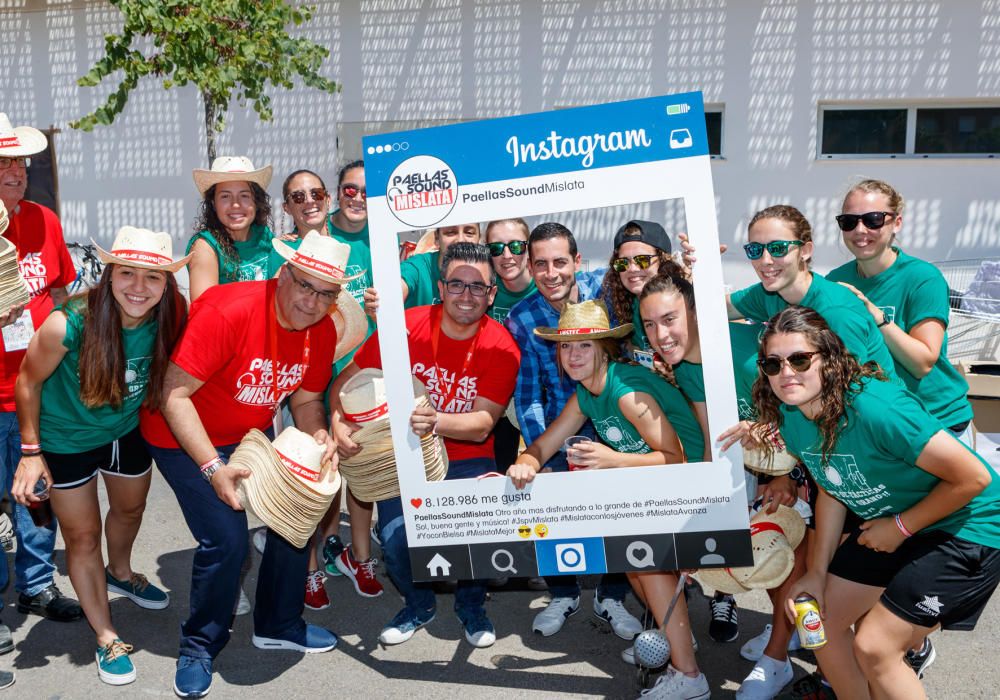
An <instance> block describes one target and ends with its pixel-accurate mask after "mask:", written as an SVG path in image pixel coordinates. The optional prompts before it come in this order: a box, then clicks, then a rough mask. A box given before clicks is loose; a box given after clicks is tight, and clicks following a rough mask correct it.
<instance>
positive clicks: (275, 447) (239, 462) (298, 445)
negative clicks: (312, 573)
mask: <svg viewBox="0 0 1000 700" xmlns="http://www.w3.org/2000/svg"><path fill="white" fill-rule="evenodd" d="M324 450H325V448H324V446H323V445H319V444H317V443H316V441H315V440H314V439H313V438H312V437H311V436H310V435H307V434H306V433H303V432H302V431H301V430H298V429H296V428H285V430H284V431H282V433H281V435H279V436H278V437H277V439H275V441H274V443H273V444H272V443H271V442H270V441H269V440H268V439H267V437H266V436H265V435H264V433H262V432H260V431H259V430H251V431H250V432H249V433H247V434H246V435H245V436H244V437H243V440H242V441H241V442H240V444H239V447H237V448H236V450H235V451H234V452H233V456H232V458H230V460H229V464H230V465H232V466H234V467H245V468H246V469H249V470H250V472H251V476H250V477H249V478H247V479H243V480H242V481H240V485H239V496H240V500H241V501H242V502H243V504H244V505H245V506H249V507H250V510H252V511H253V513H254V514H255V515H256V516H257V517H258V518H260V519H261V520H262V521H264V524H266V525H267V526H268V527H269V528H271V529H272V530H274V532H276V533H277V534H279V535H281V537H283V538H284V539H285V540H287V541H288V542H289V543H291V544H292V545H294V546H296V547H304V546H305V545H306V543H307V542H308V541H309V538H310V537H311V536H312V533H313V531H314V530H315V529H316V525H317V524H318V523H319V521H320V519H322V517H323V516H324V515H325V514H326V511H327V509H328V508H329V507H330V503H331V502H332V501H333V497H334V495H335V494H336V493H337V490H338V489H339V488H340V474H338V473H337V472H336V471H331V469H330V463H329V462H327V463H326V464H323V463H322V459H323V452H324Z"/></svg>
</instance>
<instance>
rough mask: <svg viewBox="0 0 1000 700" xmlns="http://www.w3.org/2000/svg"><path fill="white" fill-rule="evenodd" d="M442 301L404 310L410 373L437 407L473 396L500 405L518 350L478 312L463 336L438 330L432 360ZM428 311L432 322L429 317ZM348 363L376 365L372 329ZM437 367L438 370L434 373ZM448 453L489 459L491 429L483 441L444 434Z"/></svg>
mask: <svg viewBox="0 0 1000 700" xmlns="http://www.w3.org/2000/svg"><path fill="white" fill-rule="evenodd" d="M442 311H443V307H442V306H441V305H440V304H437V305H434V306H417V307H414V308H412V309H407V310H406V328H407V330H408V331H409V332H410V334H409V336H408V337H407V344H408V345H409V347H410V365H411V368H412V370H413V376H415V377H416V378H417V379H419V380H420V381H422V382H423V383H424V385H425V386H426V387H427V394H428V396H429V398H430V400H431V403H432V404H433V405H434V408H436V409H437V410H438V411H440V412H441V413H469V412H470V411H471V410H472V404H473V402H474V401H475V400H476V398H477V397H479V396H482V397H483V398H484V399H487V400H489V401H492V402H493V403H497V404H500V405H501V406H506V405H507V403H508V402H509V401H510V397H511V394H513V393H514V384H515V383H516V382H517V368H518V365H519V364H520V363H521V351H520V350H519V349H518V347H517V343H515V342H514V339H513V338H512V337H511V335H510V333H508V332H507V329H506V328H504V327H503V326H502V325H500V324H499V323H497V322H496V321H494V320H493V319H492V318H489V317H484V323H483V326H482V329H481V330H480V331H479V334H478V335H477V336H475V337H474V338H469V339H468V340H452V339H451V338H449V337H448V336H446V335H445V334H444V333H440V339H439V343H440V345H439V346H438V357H437V361H436V362H435V357H434V350H433V347H434V346H433V342H434V341H433V338H434V335H435V333H434V332H435V330H436V329H437V328H439V327H440V318H441V313H442ZM432 316H433V319H434V321H435V323H432ZM473 343H475V349H474V350H473V354H472V359H471V360H470V361H469V362H468V368H467V370H466V372H465V374H464V375H462V376H461V377H458V378H457V384H456V375H458V374H459V373H460V372H461V371H462V367H463V365H465V364H466V362H465V360H466V357H467V356H468V353H469V348H470V347H471V346H472V344H473ZM354 363H355V364H356V365H357V366H358V367H361V368H362V369H364V368H367V367H377V368H381V367H382V355H381V353H380V352H379V346H378V331H376V332H375V333H374V334H373V335H372V336H371V337H370V338H369V339H368V340H367V341H365V344H364V345H362V346H361V348H360V349H359V350H358V351H357V353H355V355H354ZM439 373H440V374H439ZM444 446H445V449H446V450H447V451H448V459H449V460H452V461H458V460H462V459H474V458H477V457H488V458H490V459H493V435H492V434H491V435H490V436H489V437H488V438H487V439H486V440H485V441H484V442H469V441H467V440H452V439H451V438H445V439H444Z"/></svg>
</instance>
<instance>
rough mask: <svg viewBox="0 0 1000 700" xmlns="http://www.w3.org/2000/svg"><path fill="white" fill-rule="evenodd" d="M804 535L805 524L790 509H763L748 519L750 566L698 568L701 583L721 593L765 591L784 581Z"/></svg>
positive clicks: (796, 513) (782, 507) (783, 507)
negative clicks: (751, 562) (769, 511)
mask: <svg viewBox="0 0 1000 700" xmlns="http://www.w3.org/2000/svg"><path fill="white" fill-rule="evenodd" d="M805 534H806V524H805V521H804V520H803V519H802V516H801V515H799V514H798V512H797V511H796V510H795V509H794V508H788V507H787V506H778V510H777V511H775V512H774V513H767V512H766V511H764V510H763V509H762V510H761V511H760V512H759V513H757V514H756V515H755V516H754V517H753V518H751V519H750V543H751V545H752V546H753V566H744V567H739V568H735V569H727V568H722V569H700V570H699V571H698V578H699V579H700V580H701V583H702V584H703V585H705V586H708V587H710V588H714V589H715V590H716V591H721V592H723V593H744V592H746V591H752V590H768V589H771V588H776V587H778V586H780V585H781V584H782V583H784V581H785V579H786V578H788V575H789V574H790V573H792V568H793V567H794V566H795V548H796V547H798V546H799V544H800V543H801V542H802V538H803V537H805Z"/></svg>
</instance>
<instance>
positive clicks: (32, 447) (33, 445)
mask: <svg viewBox="0 0 1000 700" xmlns="http://www.w3.org/2000/svg"><path fill="white" fill-rule="evenodd" d="M26 451H27V452H32V451H38V452H41V451H42V446H41V445H39V444H38V443H37V442H22V443H21V452H26Z"/></svg>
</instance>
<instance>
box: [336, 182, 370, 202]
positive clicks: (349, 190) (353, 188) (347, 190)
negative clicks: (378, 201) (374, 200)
mask: <svg viewBox="0 0 1000 700" xmlns="http://www.w3.org/2000/svg"><path fill="white" fill-rule="evenodd" d="M340 191H341V192H343V193H344V196H345V197H347V198H348V199H354V198H355V197H357V196H358V195H359V194H360V195H361V199H368V192H366V191H365V190H364V189H363V188H361V187H358V186H357V185H341V186H340Z"/></svg>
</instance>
